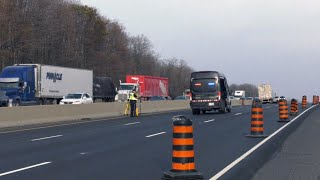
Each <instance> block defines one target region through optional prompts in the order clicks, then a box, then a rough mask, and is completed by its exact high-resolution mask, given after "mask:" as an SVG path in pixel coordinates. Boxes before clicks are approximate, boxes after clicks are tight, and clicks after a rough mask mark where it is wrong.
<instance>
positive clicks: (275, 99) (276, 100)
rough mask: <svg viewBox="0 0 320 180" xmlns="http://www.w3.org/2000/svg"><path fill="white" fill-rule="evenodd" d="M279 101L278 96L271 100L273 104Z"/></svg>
mask: <svg viewBox="0 0 320 180" xmlns="http://www.w3.org/2000/svg"><path fill="white" fill-rule="evenodd" d="M279 100H280V97H279V96H276V97H274V98H273V99H272V102H273V103H278V102H279Z"/></svg>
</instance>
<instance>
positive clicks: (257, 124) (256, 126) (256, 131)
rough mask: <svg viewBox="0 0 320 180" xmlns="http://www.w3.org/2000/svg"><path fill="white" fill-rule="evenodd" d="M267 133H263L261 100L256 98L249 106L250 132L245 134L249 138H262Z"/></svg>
mask: <svg viewBox="0 0 320 180" xmlns="http://www.w3.org/2000/svg"><path fill="white" fill-rule="evenodd" d="M267 136H268V135H265V134H264V128H263V108H262V105H261V101H260V100H259V99H256V100H254V101H253V103H252V108H251V133H250V134H248V135H246V137H250V138H264V137H267Z"/></svg>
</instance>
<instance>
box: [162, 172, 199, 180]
mask: <svg viewBox="0 0 320 180" xmlns="http://www.w3.org/2000/svg"><path fill="white" fill-rule="evenodd" d="M174 179H178V180H182V179H186V180H198V179H203V176H202V174H201V173H199V172H186V173H181V172H171V171H169V172H165V173H163V177H162V180H174Z"/></svg>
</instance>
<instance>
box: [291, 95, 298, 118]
mask: <svg viewBox="0 0 320 180" xmlns="http://www.w3.org/2000/svg"><path fill="white" fill-rule="evenodd" d="M290 115H291V116H296V115H298V101H297V100H296V99H292V100H291V106H290Z"/></svg>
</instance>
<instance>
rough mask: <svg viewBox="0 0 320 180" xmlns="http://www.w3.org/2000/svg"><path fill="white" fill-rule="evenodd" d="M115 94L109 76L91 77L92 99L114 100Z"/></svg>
mask: <svg viewBox="0 0 320 180" xmlns="http://www.w3.org/2000/svg"><path fill="white" fill-rule="evenodd" d="M116 94H117V91H116V87H115V85H114V83H113V81H112V79H111V78H110V77H94V78H93V101H96V100H97V99H101V100H102V101H103V102H114V98H115V96H116Z"/></svg>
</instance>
